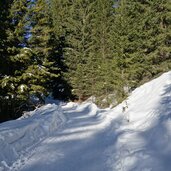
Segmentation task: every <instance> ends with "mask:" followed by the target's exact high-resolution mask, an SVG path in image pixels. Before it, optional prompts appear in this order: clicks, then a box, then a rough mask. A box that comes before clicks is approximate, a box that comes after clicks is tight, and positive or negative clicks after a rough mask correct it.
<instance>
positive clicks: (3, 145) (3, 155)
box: [0, 104, 66, 170]
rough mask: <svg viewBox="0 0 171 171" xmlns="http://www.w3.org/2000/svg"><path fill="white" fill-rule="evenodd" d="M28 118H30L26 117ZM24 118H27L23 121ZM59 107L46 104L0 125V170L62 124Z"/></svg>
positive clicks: (62, 116) (63, 120)
mask: <svg viewBox="0 0 171 171" xmlns="http://www.w3.org/2000/svg"><path fill="white" fill-rule="evenodd" d="M28 116H30V117H28ZM25 117H28V118H27V119H25ZM65 120H66V119H65V117H64V115H63V113H62V110H61V108H60V106H57V105H55V104H47V105H45V106H42V107H41V108H39V109H36V110H34V111H33V112H28V113H26V114H25V115H24V116H23V117H22V118H20V119H18V120H15V121H9V122H6V123H2V124H1V125H0V170H3V168H5V167H6V168H7V167H8V166H10V165H11V164H12V163H13V162H14V161H16V160H17V159H18V158H19V157H21V155H24V154H25V153H26V152H28V151H29V150H30V149H31V148H32V147H33V146H34V145H35V144H37V143H38V142H40V141H41V140H42V139H44V138H45V137H46V136H47V135H49V134H50V133H51V132H53V131H54V130H56V129H58V128H59V127H60V126H61V125H62V124H63V123H64V122H65Z"/></svg>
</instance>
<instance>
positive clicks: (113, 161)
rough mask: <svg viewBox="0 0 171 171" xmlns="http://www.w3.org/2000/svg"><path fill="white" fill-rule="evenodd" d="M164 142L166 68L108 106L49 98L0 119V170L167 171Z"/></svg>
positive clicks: (168, 117) (170, 111) (168, 120)
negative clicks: (20, 114)
mask: <svg viewBox="0 0 171 171" xmlns="http://www.w3.org/2000/svg"><path fill="white" fill-rule="evenodd" d="M128 121H129V122H128ZM170 142H171V72H167V73H165V74H163V75H162V76H160V77H159V78H157V79H154V80H152V81H151V82H148V83H146V84H144V85H142V86H141V87H139V88H137V89H136V90H135V91H133V92H132V94H131V95H130V97H129V98H128V99H127V100H125V101H124V102H123V103H121V104H120V105H118V106H117V107H115V108H113V109H103V110H102V109H99V108H97V107H96V105H95V104H93V103H90V102H87V103H83V104H80V105H79V104H76V103H68V104H65V105H64V104H62V103H61V104H55V103H49V104H47V105H45V106H43V107H41V108H40V109H37V110H35V111H33V112H30V113H27V114H25V116H24V117H22V118H21V119H19V120H16V121H10V122H6V123H3V124H0V171H9V170H10V171H47V170H48V171H171V162H170V159H171V143H170Z"/></svg>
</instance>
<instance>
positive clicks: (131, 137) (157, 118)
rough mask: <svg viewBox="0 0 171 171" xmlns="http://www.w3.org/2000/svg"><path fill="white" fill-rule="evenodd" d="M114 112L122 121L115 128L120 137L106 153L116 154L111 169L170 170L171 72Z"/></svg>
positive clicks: (149, 84)
mask: <svg viewBox="0 0 171 171" xmlns="http://www.w3.org/2000/svg"><path fill="white" fill-rule="evenodd" d="M112 112H113V113H118V114H120V115H121V116H122V117H123V122H122V123H121V125H120V127H118V128H116V127H113V129H112V131H113V134H115V135H118V137H117V139H116V141H115V142H114V144H113V145H112V147H111V148H109V149H108V152H107V153H108V155H109V156H110V155H111V156H112V154H114V156H113V158H110V159H109V160H108V164H109V165H110V166H111V170H125V171H128V170H131V171H140V170H149V171H151V170H155V171H170V170H171V163H170V159H171V144H170V142H171V72H167V73H164V74H163V75H161V76H160V77H158V78H156V79H154V80H152V81H150V82H148V83H146V84H144V85H142V86H140V87H139V88H137V89H135V90H134V91H133V92H132V94H131V95H130V97H128V99H127V100H125V101H124V102H123V103H121V104H120V105H118V106H117V107H116V108H114V109H113V110H112ZM112 117H113V116H111V118H112ZM111 136H112V135H111Z"/></svg>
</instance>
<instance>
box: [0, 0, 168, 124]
mask: <svg viewBox="0 0 171 171" xmlns="http://www.w3.org/2000/svg"><path fill="white" fill-rule="evenodd" d="M170 69H171V2H170V0H0V122H3V121H6V120H10V119H16V118H18V117H20V116H21V115H22V114H23V112H24V111H28V110H33V109H35V108H36V107H37V106H40V105H42V104H44V103H45V99H46V97H48V96H50V97H53V98H56V99H60V100H63V101H79V102H81V101H84V100H86V99H88V98H90V97H93V98H92V99H93V101H94V102H95V103H96V104H97V105H98V106H99V107H101V108H103V107H107V106H109V105H110V104H112V105H113V106H115V105H117V104H118V103H120V102H122V101H123V100H124V99H125V98H126V97H127V96H128V94H129V93H130V92H131V91H132V90H134V89H135V88H136V87H137V86H139V85H141V84H142V83H144V82H147V81H149V80H151V79H152V78H154V77H156V76H158V75H160V74H161V73H163V72H166V71H169V70H170Z"/></svg>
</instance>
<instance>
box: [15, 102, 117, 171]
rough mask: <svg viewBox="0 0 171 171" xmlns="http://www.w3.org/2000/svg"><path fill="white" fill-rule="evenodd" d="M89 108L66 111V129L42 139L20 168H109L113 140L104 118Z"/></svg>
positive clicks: (102, 170) (34, 170)
mask: <svg viewBox="0 0 171 171" xmlns="http://www.w3.org/2000/svg"><path fill="white" fill-rule="evenodd" d="M90 108H92V105H87V106H86V107H84V108H83V110H82V111H80V112H79V111H78V112H76V111H75V112H72V111H71V112H70V111H67V112H66V116H67V118H68V121H67V122H66V124H65V125H64V126H63V129H62V130H60V131H57V132H56V133H55V134H54V135H52V136H51V137H48V138H47V139H45V140H44V141H43V142H41V143H40V144H39V145H38V146H37V148H35V150H34V151H33V152H32V155H31V156H30V158H29V159H28V160H27V161H26V163H25V164H24V165H23V166H22V167H21V168H20V169H19V170H20V171H30V170H31V171H47V170H52V171H53V170H56V171H109V170H110V168H109V166H108V165H107V161H108V157H109V156H107V155H106V149H107V148H108V147H110V146H111V145H112V144H113V142H114V141H113V140H112V138H111V137H109V127H108V126H109V125H108V126H107V123H105V122H104V118H103V117H100V116H101V115H100V114H99V112H98V111H96V110H92V109H90ZM92 111H93V113H91V112H92ZM83 113H84V115H83ZM13 169H14V168H13ZM17 169H18V168H17Z"/></svg>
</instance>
